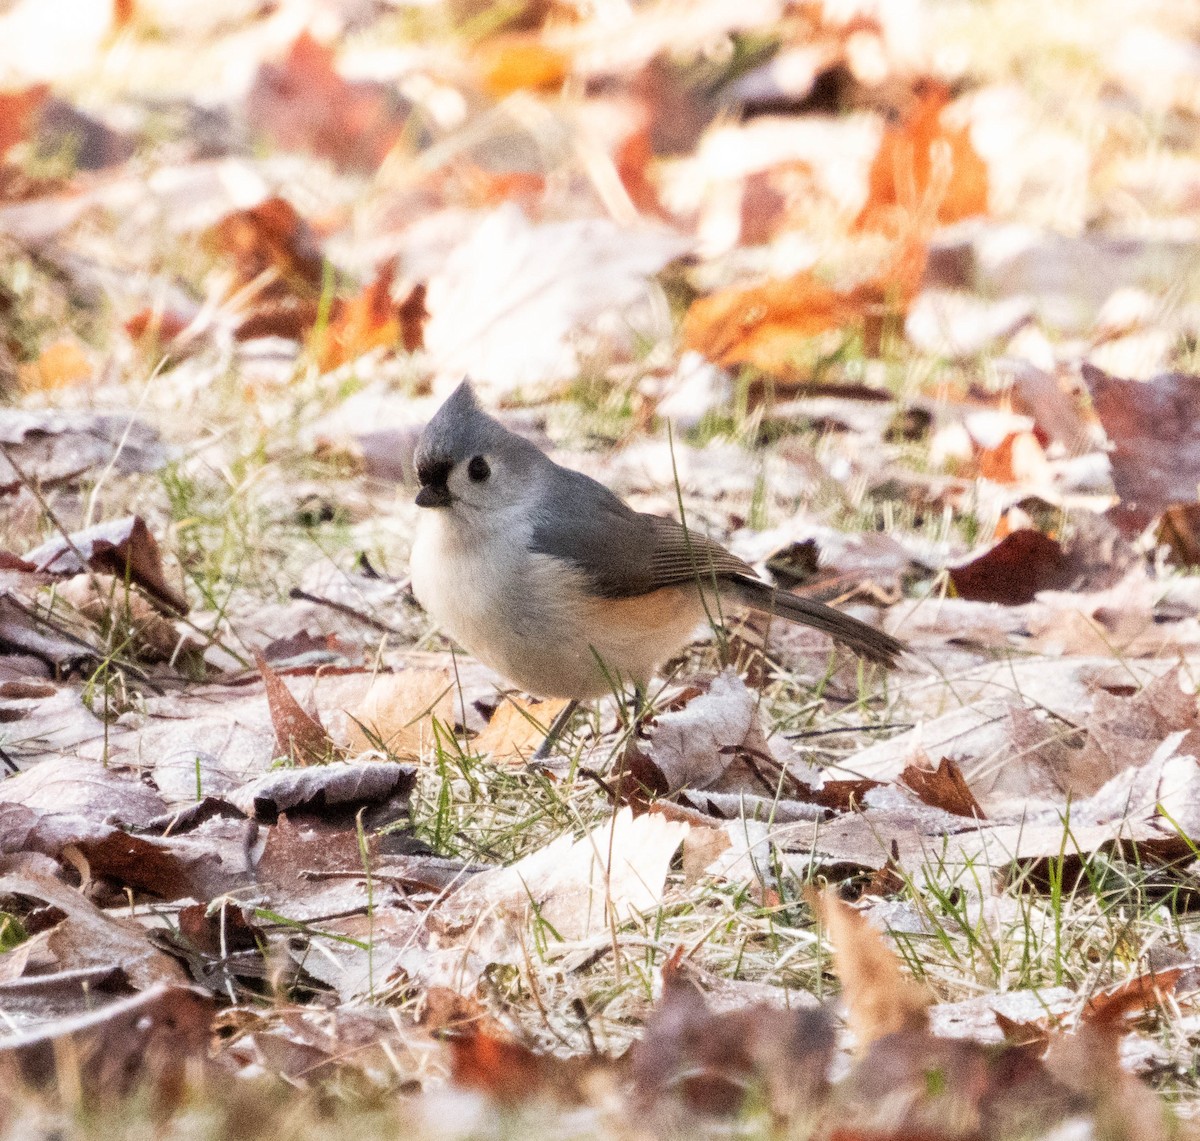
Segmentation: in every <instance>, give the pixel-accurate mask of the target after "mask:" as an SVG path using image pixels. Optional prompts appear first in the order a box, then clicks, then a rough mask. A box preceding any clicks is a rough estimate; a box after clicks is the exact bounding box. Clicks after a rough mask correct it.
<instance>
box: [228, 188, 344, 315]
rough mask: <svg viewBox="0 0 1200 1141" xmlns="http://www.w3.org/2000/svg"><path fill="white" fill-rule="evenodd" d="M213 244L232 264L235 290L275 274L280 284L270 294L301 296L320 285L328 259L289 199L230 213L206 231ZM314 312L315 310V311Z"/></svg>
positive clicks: (318, 288)
mask: <svg viewBox="0 0 1200 1141" xmlns="http://www.w3.org/2000/svg"><path fill="white" fill-rule="evenodd" d="M206 240H207V242H208V244H209V245H210V246H211V248H212V249H213V250H214V251H215V252H216V253H217V254H218V255H219V256H221V257H224V258H228V259H230V260H231V261H232V262H233V266H234V273H235V278H234V289H240V288H243V287H244V286H247V285H249V284H250V283H251V282H254V281H257V280H258V279H259V278H260V277H262V275H263V274H266V273H268V272H270V273H273V274H274V275H275V276H276V277H277V278H278V279H279V280H278V281H277V282H276V283H275V284H276V286H277V288H275V289H274V290H268V291H267V295H268V296H273V297H278V296H279V295H280V294H281V293H285V292H286V293H289V294H292V293H295V294H299V295H300V296H301V297H302V298H304V297H307V296H310V295H312V294H315V293H316V292H317V291H319V290H320V288H321V277H322V273H323V269H322V266H323V264H324V259H323V257H322V254H321V247H320V243H319V241H318V239H317V236H316V234H315V233H314V232H313V230H312V228H311V227H310V226H309V224H308V223H307V222H306V221H305V220H304V219H303V218H302V217H301V216H300V213H299V211H297V209H296V207H295V206H293V205H292V204H291V203H290V202H289V201H288V200H287V199H286V198H268V199H267V200H266V201H265V202H260V203H259V204H258V205H257V206H251V207H249V208H247V209H245V210H235V211H234V212H233V213H231V214H226V215H225V217H224V218H222V219H221V221H220V222H218V223H217V224H216V225H215V226H213V227H212V228H211V229H210V230H209V231H208V233H207V235H206ZM314 315H315V310H314Z"/></svg>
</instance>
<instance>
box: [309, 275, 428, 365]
mask: <svg viewBox="0 0 1200 1141" xmlns="http://www.w3.org/2000/svg"><path fill="white" fill-rule="evenodd" d="M395 276H396V263H395V262H394V261H391V262H388V263H387V264H385V265H384V266H383V267H382V268H381V269H380V270H379V273H378V274H377V275H376V277H375V280H374V281H372V282H371V283H370V284H369V285H368V286H367V287H366V288H365V289H364V290H363V291H362V292H361V293H360V294H359V295H358V296H357V297H354V298H351V299H350V300H349V301H346V300H344V299H341V298H339V299H338V300H337V301H335V302H334V304H333V309H332V312H331V314H330V318H329V324H328V325H327V326H326V328H325V330H324V331H323V334H322V336H321V337H320V340H319V343H317V344H316V345H315V346H314V348H315V351H316V357H317V364H318V367H319V368H320V369H321V371H322V372H328V371H329V370H330V369H334V368H337V367H338V366H339V365H343V364H345V363H346V362H347V361H352V360H355V359H356V358H358V357H360V356H362V355H363V354H364V353H367V352H370V351H371V349H376V348H389V347H392V346H395V345H397V344H402V345H403V346H404V348H405V350H406V351H408V352H410V353H411V352H414V351H415V350H416V349H418V348H420V347H421V344H422V341H423V336H424V329H425V320H426V318H427V317H428V316H429V315H428V313H426V312H425V286H424V285H417V286H414V287H413V288H412V289H411V290H410V291H409V293H408V296H407V297H405V299H404V300H403V301H402V302H400V303H399V304H397V303H396V302H395V301H393V300H392V282H393V280H394V279H395Z"/></svg>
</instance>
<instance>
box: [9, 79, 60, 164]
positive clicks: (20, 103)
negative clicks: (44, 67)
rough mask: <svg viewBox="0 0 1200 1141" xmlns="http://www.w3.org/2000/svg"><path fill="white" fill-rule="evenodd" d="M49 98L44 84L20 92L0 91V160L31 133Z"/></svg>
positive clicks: (47, 88)
mask: <svg viewBox="0 0 1200 1141" xmlns="http://www.w3.org/2000/svg"><path fill="white" fill-rule="evenodd" d="M49 96H50V86H49V84H46V83H38V84H35V85H34V86H32V87H26V88H23V89H22V90H20V91H0V158H3V157H4V156H5V155H6V154H7V153H8V152H9V151H10V150H12V148H13V147H15V146H16V145H17V143H20V142H24V141H25V139H27V138H28V137H29V136H30V135H31V134H32V133H33V131H34V129H35V127H36V126H37V120H38V114H39V113H40V111H41V109H42V107H43V105H44V104H45V102H46V100H47V99H48V98H49Z"/></svg>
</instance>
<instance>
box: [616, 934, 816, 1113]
mask: <svg viewBox="0 0 1200 1141" xmlns="http://www.w3.org/2000/svg"><path fill="white" fill-rule="evenodd" d="M691 973H692V972H690V971H689V970H688V968H687V966H686V964H685V962H684V959H683V951H682V948H680V949H678V950H676V951H675V953H674V954H673V955H672V956H671V957H670V958H669V959H668V960H667V961H666V962H665V963H664V964H663V993H662V998H661V1000H660V1001H659V1003H658V1005H657V1006H656V1007H655V1009H654V1012H653V1013H652V1014H651V1016H650V1018H649V1019H648V1020H647V1022H646V1027H645V1030H644V1032H643V1034H642V1037H641V1039H640V1040H639V1041H638V1042H637V1043H635V1044H634V1046H633V1049H632V1051H631V1056H630V1062H629V1064H630V1069H631V1072H632V1076H633V1081H634V1087H635V1097H636V1099H637V1106H638V1109H639V1111H640V1113H643V1114H644V1113H647V1112H649V1113H651V1114H655V1113H661V1112H662V1111H663V1110H664V1108H665V1107H666V1106H669V1105H670V1104H671V1103H678V1104H679V1105H681V1106H683V1107H686V1108H687V1109H688V1110H690V1111H691V1112H692V1113H696V1114H702V1115H705V1116H723V1117H725V1116H733V1115H736V1114H737V1113H738V1112H739V1111H741V1110H742V1109H743V1107H744V1106H745V1105H746V1103H747V1102H751V1103H754V1102H758V1103H759V1104H761V1103H763V1102H765V1104H766V1105H767V1106H768V1107H769V1109H770V1110H771V1112H772V1113H773V1114H775V1115H776V1116H775V1120H777V1121H782V1120H789V1119H790V1120H797V1119H798V1120H801V1121H804V1120H811V1119H812V1118H813V1117H815V1116H816V1114H817V1113H818V1112H819V1110H820V1108H821V1107H822V1104H823V1103H824V1100H825V1098H826V1096H827V1094H828V1091H829V1068H830V1065H831V1063H832V1061H833V1055H834V1048H835V1038H834V1029H833V1023H832V1020H831V1018H830V1016H829V1014H828V1013H827V1012H826V1011H825V1010H823V1009H820V1008H812V1007H805V1006H799V1007H797V1008H796V1009H793V1010H780V1009H779V1008H778V1007H774V1006H767V1005H765V1004H763V1003H753V1004H750V1005H746V1004H745V1003H744V1002H743V1003H741V1004H739V1005H740V1009H733V1010H726V1011H722V1012H720V1013H718V1012H717V1011H715V1010H713V1009H712V1008H711V1007H710V1006H709V1004H708V1002H707V1001H705V998H704V995H703V994H702V992H701V990H700V989H699V987H698V986H697V983H696V981H695V980H694V979H693V978H691V977H689V976H690V975H691Z"/></svg>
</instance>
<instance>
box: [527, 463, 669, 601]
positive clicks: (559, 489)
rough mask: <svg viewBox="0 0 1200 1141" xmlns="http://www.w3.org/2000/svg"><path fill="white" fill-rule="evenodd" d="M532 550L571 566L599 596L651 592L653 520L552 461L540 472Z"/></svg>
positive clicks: (588, 478)
mask: <svg viewBox="0 0 1200 1141" xmlns="http://www.w3.org/2000/svg"><path fill="white" fill-rule="evenodd" d="M538 478H539V479H540V480H541V481H542V489H541V494H540V495H539V496H538V502H537V506H536V509H535V522H534V527H533V535H532V538H531V542H530V546H531V549H532V550H534V551H535V552H537V553H538V554H544V555H552V556H554V557H555V558H559V559H566V560H567V561H568V562H571V563H573V564H574V565H575V566H577V567H578V568H579V569H580V570H582V571H583V572H584V574H585V575H586V576H587V578H588V580H589V582H590V583H591V586H592V589H593V590H594V591H595V593H596V594H597V595H599V596H600V597H602V598H629V597H632V596H634V595H639V594H645V593H647V592H648V591H650V590H653V589H654V585H655V584H654V575H653V570H652V566H651V562H652V555H653V547H654V534H653V524H652V523H651V522H650V519H651V517H650V516H648V515H641V514H639V513H638V512H636V511H634V510H633V508H631V507H628V506H626V504H624V503H622V502H621V500H620V499H618V498H617V496H616V495H614V494H613V493H612V492H611V491H609V490H608V488H607V487H605V486H604V485H603V484H602V483H598V482H597V481H596V480H594V479H592V478H591V476H588V475H584V474H583V472H579V471H572V470H571V469H570V468H565V467H560V466H559V465H558V464H556V463H553V462H550V463H547V464H546V465H545V467H544V468H542V470H541V471H539V472H538Z"/></svg>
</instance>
